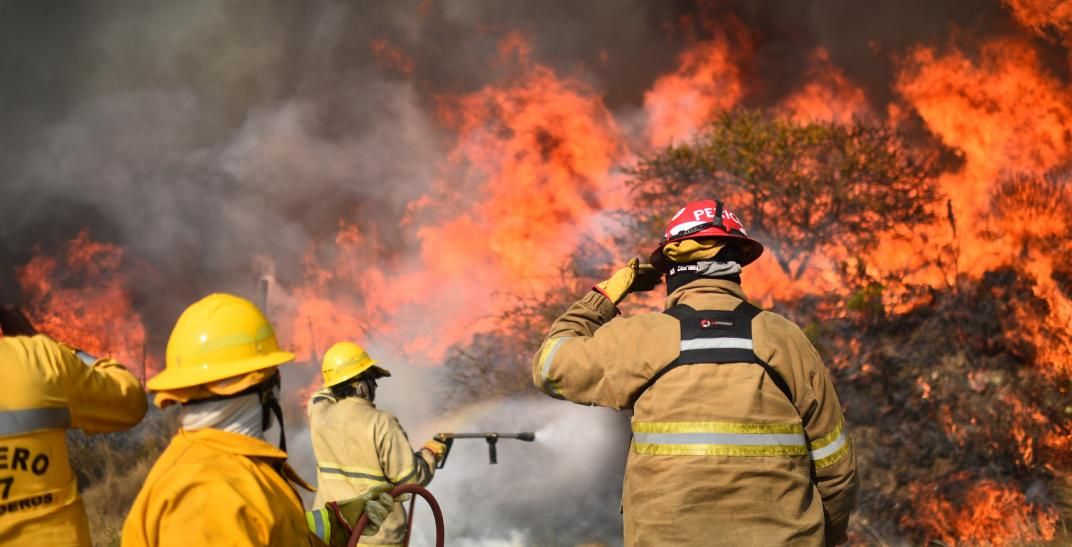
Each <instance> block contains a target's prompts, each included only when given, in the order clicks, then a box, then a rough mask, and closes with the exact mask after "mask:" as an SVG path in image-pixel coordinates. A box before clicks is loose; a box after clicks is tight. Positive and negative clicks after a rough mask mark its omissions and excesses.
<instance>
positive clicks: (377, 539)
mask: <svg viewBox="0 0 1072 547" xmlns="http://www.w3.org/2000/svg"><path fill="white" fill-rule="evenodd" d="M308 412H309V432H310V436H311V437H312V440H313V452H314V453H315V454H316V461H317V472H316V479H317V493H316V500H315V501H314V502H313V506H314V507H316V508H320V507H323V506H324V504H325V503H326V502H329V501H338V500H346V499H350V498H355V497H357V496H360V495H362V494H365V493H366V492H368V491H369V490H372V489H373V488H376V487H378V486H379V487H383V486H390V485H395V484H420V485H422V486H423V485H426V484H428V482H429V481H431V480H432V474H433V473H434V472H435V463H436V460H435V456H434V455H433V454H432V453H431V452H430V451H428V450H420V451H418V452H417V453H414V452H413V448H412V447H410V444H409V437H407V436H406V431H405V430H404V429H402V425H401V424H399V423H398V419H396V418H395V417H394V416H392V415H390V414H388V413H386V412H384V411H382V410H379V409H377V408H376V405H374V404H372V403H370V402H368V401H366V400H365V399H362V398H360V397H346V398H343V399H337V398H336V397H335V395H334V394H332V393H331V390H329V389H322V390H320V391H317V392H316V393H314V394H313V397H312V399H311V400H310V401H309V407H308ZM405 535H406V511H405V509H404V508H403V507H402V503H401V502H398V503H395V506H394V509H393V510H392V511H391V513H390V514H389V515H388V516H387V520H385V521H384V523H383V526H381V527H380V531H379V532H377V533H376V534H375V535H372V536H362V538H361V543H360V544H361V545H401V544H402V540H403V539H404V538H405Z"/></svg>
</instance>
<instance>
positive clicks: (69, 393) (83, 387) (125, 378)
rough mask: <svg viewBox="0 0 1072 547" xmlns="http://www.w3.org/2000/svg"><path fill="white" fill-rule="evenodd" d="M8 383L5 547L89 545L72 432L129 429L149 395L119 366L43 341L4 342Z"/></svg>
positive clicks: (2, 472) (0, 475)
mask: <svg viewBox="0 0 1072 547" xmlns="http://www.w3.org/2000/svg"><path fill="white" fill-rule="evenodd" d="M83 355H84V354H83ZM0 379H2V382H3V390H0V545H49V546H52V545H56V546H68V545H87V546H88V545H89V544H90V541H89V540H90V538H89V525H88V522H87V520H86V513H85V509H84V507H83V506H82V500H81V498H79V496H78V488H77V485H76V483H75V476H74V473H72V472H71V466H70V462H69V461H68V459H67V434H66V430H67V429H69V428H79V429H83V430H85V431H86V432H87V433H103V432H112V431H120V430H124V429H129V428H131V427H133V426H135V425H136V424H137V423H138V422H139V421H141V419H142V417H143V416H145V410H146V408H147V406H148V405H147V402H146V398H145V393H144V392H142V390H141V386H140V385H139V384H138V380H137V378H135V377H134V375H132V374H131V373H130V372H127V370H126V369H125V368H123V366H122V365H120V364H119V363H117V362H115V361H113V360H111V359H99V360H96V361H95V362H93V363H91V364H89V365H87V364H86V363H85V362H83V361H82V359H80V358H79V357H78V356H77V355H76V354H75V351H74V350H72V349H71V348H70V347H68V346H64V345H62V344H59V343H57V342H55V341H54V340H52V339H51V338H48V337H47V336H42V335H37V336H3V337H0Z"/></svg>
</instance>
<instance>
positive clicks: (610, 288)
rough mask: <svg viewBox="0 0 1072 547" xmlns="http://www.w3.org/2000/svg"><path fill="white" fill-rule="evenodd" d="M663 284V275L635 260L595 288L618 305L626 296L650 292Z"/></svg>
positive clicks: (637, 259)
mask: <svg viewBox="0 0 1072 547" xmlns="http://www.w3.org/2000/svg"><path fill="white" fill-rule="evenodd" d="M661 282H662V274H660V273H659V272H658V271H657V270H656V269H655V268H654V267H653V266H652V265H651V264H641V263H640V259H639V258H634V259H632V260H630V261H629V263H628V264H626V265H625V267H624V268H622V269H620V270H618V271H617V272H614V275H612V276H610V279H608V280H606V281H603V282H600V283H598V284H596V286H595V287H593V288H594V289H595V290H597V291H599V292H600V293H602V294H603V296H606V297H607V298H609V299H610V300H611V301H612V302H614V304H615V305H617V304H618V303H619V302H621V301H622V299H624V298H625V295H627V294H629V293H633V292H643V291H650V290H652V289H654V288H655V287H656V286H657V285H658V284H659V283H661Z"/></svg>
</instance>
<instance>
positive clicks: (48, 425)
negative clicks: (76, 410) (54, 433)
mask: <svg viewBox="0 0 1072 547" xmlns="http://www.w3.org/2000/svg"><path fill="white" fill-rule="evenodd" d="M70 425H71V412H70V411H69V410H67V409H66V408H64V407H53V408H27V409H25V410H8V411H5V412H0V437H7V436H9V435H23V434H26V433H32V432H34V431H40V430H42V429H66V428H67V427H69V426H70Z"/></svg>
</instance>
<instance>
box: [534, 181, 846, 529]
mask: <svg viewBox="0 0 1072 547" xmlns="http://www.w3.org/2000/svg"><path fill="white" fill-rule="evenodd" d="M762 252H763V247H762V246H761V245H760V244H759V243H758V242H756V241H754V240H752V239H750V238H748V236H747V235H746V234H745V231H744V228H743V227H742V225H741V222H740V220H739V219H738V218H737V217H736V216H735V215H733V213H730V212H729V211H726V210H725V209H724V208H723V205H722V203H721V202H715V201H711V200H705V201H699V202H693V203H690V204H689V205H687V206H686V207H685V208H683V209H682V210H681V211H679V212H678V213H677V215H675V216H674V218H673V219H672V220H671V222H670V226H669V228H668V229H667V231H666V235H665V237H664V238H663V241H662V242H661V243H660V245H659V246H658V248H657V249H656V250H655V252H654V253H653V254H652V265H641V264H639V263H638V262H639V261H638V260H637V259H634V260H633V261H632V262H630V263H629V265H628V266H627V267H626V268H623V269H622V270H619V271H618V272H617V273H616V274H615V275H614V276H613V277H611V278H610V279H608V280H607V281H604V282H603V283H600V284H599V285H597V286H596V287H595V288H594V290H593V291H592V292H589V293H588V294H587V295H586V296H585V297H584V298H582V299H581V300H580V301H578V302H576V303H575V304H573V306H571V307H570V309H569V310H568V311H566V313H565V314H563V315H562V316H561V317H559V318H558V320H556V321H555V323H554V324H553V325H552V326H551V331H550V333H549V334H548V336H547V339H546V340H545V341H544V343H543V345H542V346H541V349H540V351H539V352H538V353H537V354H536V356H535V358H534V361H533V379H534V382H535V383H536V385H537V386H538V387H540V388H541V389H543V390H544V391H545V392H547V393H548V394H549V395H551V396H553V397H557V398H561V399H567V400H569V401H573V402H575V403H581V404H587V405H600V406H606V407H610V408H614V409H618V410H621V409H630V410H632V411H633V418H632V430H633V440H632V444H631V447H630V451H629V458H628V463H627V466H626V475H625V484H624V491H623V498H622V506H623V519H624V524H625V544H626V545H629V546H641V545H645V546H646V545H824V544H825V545H834V544H837V543H841V542H843V541H845V539H846V528H847V526H848V522H849V513H850V511H851V510H852V508H853V506H854V505H855V499H856V490H857V478H856V464H855V457H854V455H853V450H852V444H851V441H850V439H849V436H848V434H847V432H846V429H845V419H844V417H843V415H842V412H841V406H840V404H839V403H838V399H837V394H836V393H835V392H834V386H833V385H832V384H831V382H830V378H829V376H828V375H827V371H826V369H825V367H824V365H823V362H822V360H821V358H820V357H819V354H818V353H817V352H816V350H815V348H814V347H813V346H812V344H811V343H810V342H809V341H808V339H807V338H806V337H805V336H804V334H803V333H802V332H801V331H800V329H799V328H797V327H796V325H794V324H793V323H791V322H790V321H788V320H787V319H785V318H783V317H781V316H779V315H777V314H774V313H772V312H769V311H762V310H760V309H758V308H756V307H755V306H753V305H751V304H749V303H748V300H747V298H746V297H745V294H744V292H743V291H742V290H741V285H740V272H741V267H742V266H745V265H747V264H749V263H751V262H752V261H754V260H755V259H756V258H758V257H759V255H760V254H761V253H762ZM662 273H665V275H666V279H667V291H668V293H669V294H668V297H667V302H666V307H667V309H666V311H665V312H664V313H645V314H639V315H635V316H632V317H627V318H620V319H614V317H615V316H616V315H617V308H616V305H617V304H618V302H620V301H621V300H622V298H624V297H625V295H626V294H628V293H630V292H634V291H642V290H651V289H652V288H654V286H655V285H656V284H658V283H659V281H660V277H661V275H660V274H662ZM612 319H614V320H613V321H612Z"/></svg>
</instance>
